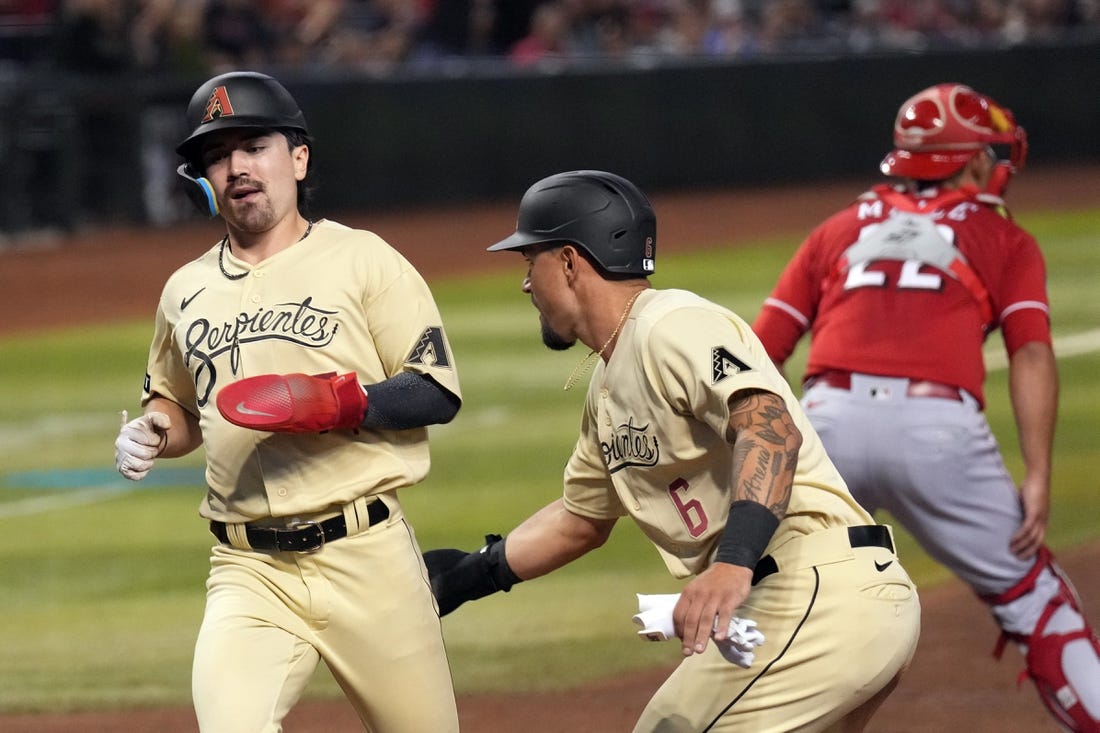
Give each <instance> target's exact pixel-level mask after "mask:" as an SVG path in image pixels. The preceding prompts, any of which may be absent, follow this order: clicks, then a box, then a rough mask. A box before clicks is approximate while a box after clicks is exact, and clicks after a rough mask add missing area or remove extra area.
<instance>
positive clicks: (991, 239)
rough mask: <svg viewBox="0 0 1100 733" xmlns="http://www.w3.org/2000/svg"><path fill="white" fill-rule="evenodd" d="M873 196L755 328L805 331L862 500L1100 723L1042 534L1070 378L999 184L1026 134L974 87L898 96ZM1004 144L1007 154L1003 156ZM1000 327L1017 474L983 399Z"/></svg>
mask: <svg viewBox="0 0 1100 733" xmlns="http://www.w3.org/2000/svg"><path fill="white" fill-rule="evenodd" d="M894 143H895V147H896V149H895V150H894V151H893V152H891V153H890V154H888V155H887V156H886V158H885V159H884V160H883V162H882V166H881V167H882V171H883V173H885V174H886V175H888V176H891V177H894V178H895V179H897V180H896V181H895V182H894V183H893V184H889V185H887V184H884V185H879V186H876V187H874V188H872V189H871V190H870V191H868V192H867V193H865V194H863V195H862V196H860V197H859V199H858V200H857V201H855V202H854V203H853V204H852V205H851V206H849V207H848V208H846V209H844V210H843V211H841V212H839V213H838V214H836V215H834V216H833V217H831V218H830V219H828V220H827V221H826V222H825V223H823V224H822V225H820V226H819V227H818V228H816V229H815V230H814V231H813V232H812V233H811V234H810V235H809V237H808V238H807V239H806V241H805V242H804V243H803V244H802V247H801V248H800V249H799V251H798V252H797V253H796V254H795V255H794V258H793V259H792V260H791V262H790V263H789V264H788V265H787V267H786V269H785V270H784V271H783V274H782V275H781V276H780V278H779V282H778V284H777V285H776V286H775V289H774V290H773V292H772V294H771V296H770V297H769V298H768V299H767V300H766V301H765V303H764V307H763V309H762V310H761V312H760V314H759V316H758V317H757V319H756V321H755V322H754V323H753V330H755V331H756V333H757V334H758V335H759V336H760V339H761V341H763V343H764V346H765V348H766V349H767V351H768V354H770V355H771V357H772V358H773V359H774V360H775V362H776V363H777V364H779V365H782V364H783V363H784V362H785V361H786V360H787V358H788V357H789V356H790V354H791V352H792V350H793V349H794V347H795V344H796V343H797V342H798V341H799V339H800V338H801V337H802V335H803V334H804V333H805V332H807V331H810V330H812V331H813V338H812V341H811V344H810V351H809V357H808V363H807V365H806V372H805V376H804V382H803V387H804V391H803V396H802V403H803V405H804V407H805V410H806V414H807V415H808V416H809V419H810V422H811V423H812V424H813V426H814V428H815V429H816V430H817V432H818V434H819V435H820V436H821V439H822V441H824V443H825V448H826V450H827V451H828V453H829V455H830V456H831V457H832V459H833V461H834V462H835V463H836V466H837V468H839V469H840V473H841V475H842V476H844V479H845V481H847V483H848V486H849V488H850V489H851V490H852V493H853V494H854V495H855V497H856V498H857V499H858V500H859V502H860V503H861V504H862V505H863V506H864V507H866V508H867V509H869V510H870V511H872V512H874V511H877V510H879V509H882V510H886V511H888V512H889V513H890V515H891V516H892V517H894V518H895V519H896V520H897V521H898V522H900V523H901V524H902V525H904V526H905V527H906V528H907V529H908V530H909V531H911V532H912V533H913V535H914V537H915V538H916V539H917V541H918V542H920V544H921V545H922V546H923V547H924V549H925V550H927V551H928V553H929V554H930V555H931V556H932V557H934V558H935V559H936V560H938V561H939V562H941V563H943V564H944V565H945V566H947V567H948V568H950V569H951V570H952V571H954V572H955V573H956V574H957V575H958V576H959V577H960V578H961V579H962V580H964V581H965V582H966V583H967V584H969V585H970V587H971V588H973V590H974V592H975V593H976V594H977V595H978V596H979V597H980V598H981V599H982V600H984V601H985V602H986V603H987V604H989V610H990V612H991V613H992V615H993V618H994V619H995V620H996V622H997V623H998V624H999V625H1000V627H1001V629H1002V631H1003V634H1002V636H1001V641H1000V642H999V643H998V645H997V649H996V653H997V655H998V656H999V654H1000V650H1001V649H1002V648H1003V645H1004V642H1005V641H1006V640H1011V641H1014V642H1016V643H1017V644H1018V645H1019V647H1020V649H1021V651H1022V652H1023V653H1024V655H1025V658H1026V664H1027V669H1026V673H1027V676H1029V677H1030V678H1031V680H1032V681H1033V682H1034V683H1035V686H1036V687H1037V688H1038V690H1039V694H1040V697H1041V698H1042V700H1043V702H1044V703H1045V704H1046V706H1047V707H1048V708H1049V710H1050V712H1051V713H1052V714H1053V716H1054V717H1055V719H1056V720H1057V721H1058V722H1059V723H1061V724H1062V725H1063V726H1065V727H1067V728H1068V729H1070V730H1073V731H1083V732H1089V733H1096V732H1097V731H1100V658H1098V653H1100V643H1098V642H1097V639H1096V635H1095V634H1094V633H1093V631H1092V629H1091V628H1090V627H1089V624H1088V622H1087V620H1086V619H1085V617H1084V615H1083V614H1082V612H1081V606H1080V602H1079V600H1078V598H1077V593H1076V591H1075V590H1074V588H1073V586H1072V585H1071V583H1070V580H1069V579H1068V578H1067V577H1066V575H1065V573H1063V572H1062V570H1061V568H1060V567H1059V566H1058V563H1057V562H1056V561H1055V560H1054V557H1053V556H1052V554H1051V553H1050V551H1049V550H1048V549H1047V548H1046V547H1045V546H1044V544H1043V542H1044V537H1045V534H1046V524H1047V516H1048V511H1049V506H1050V479H1051V462H1052V444H1053V434H1054V424H1055V415H1056V412H1057V399H1058V377H1057V371H1056V366H1055V361H1054V354H1053V351H1052V349H1051V337H1050V309H1049V305H1048V300H1047V291H1046V276H1045V265H1044V262H1043V257H1042V254H1041V252H1040V250H1039V247H1038V245H1037V244H1036V242H1035V239H1034V238H1033V237H1032V236H1031V235H1030V234H1028V233H1027V232H1026V231H1024V230H1023V229H1021V228H1020V227H1019V226H1017V225H1016V224H1015V223H1013V221H1012V219H1011V217H1010V216H1009V215H1008V213H1007V211H1006V210H1005V205H1004V200H1003V198H1002V194H1003V193H1004V189H1005V186H1006V185H1007V183H1008V181H1009V178H1010V177H1011V175H1012V174H1013V173H1015V172H1016V170H1017V169H1019V168H1020V167H1021V166H1022V164H1023V162H1024V157H1025V153H1026V149H1027V138H1026V135H1025V133H1024V130H1023V128H1022V127H1020V126H1019V125H1018V124H1017V123H1016V121H1015V119H1014V117H1013V115H1012V113H1011V112H1010V111H1009V110H1007V109H1005V108H1004V107H1002V106H1000V105H998V104H997V103H996V102H995V101H993V100H992V99H990V98H989V97H987V96H985V95H983V94H980V93H978V92H976V91H974V90H973V89H971V88H969V87H967V86H964V85H961V84H940V85H937V86H934V87H930V88H928V89H925V90H923V91H921V92H920V93H918V94H916V95H915V96H913V97H911V98H910V99H909V100H907V101H906V102H905V103H904V104H902V106H901V109H900V110H899V112H898V115H897V118H896V121H895V124H894ZM1002 147H1003V148H1007V154H1006V156H1005V157H1000V156H999V155H998V152H997V150H998V149H999V148H1002ZM998 327H999V328H1000V329H1001V333H1002V335H1003V336H1004V344H1005V348H1006V350H1007V352H1008V363H1009V396H1010V398H1011V400H1012V406H1013V410H1014V413H1015V416H1016V423H1017V429H1018V434H1019V441H1020V448H1021V455H1022V458H1023V462H1024V476H1023V480H1022V482H1021V484H1020V487H1019V489H1017V487H1016V486H1015V484H1014V483H1013V480H1012V477H1011V475H1010V474H1009V472H1008V470H1007V469H1006V467H1005V464H1004V461H1003V459H1002V457H1001V454H1000V452H999V450H998V446H997V443H996V440H995V439H994V437H993V435H992V433H991V431H990V428H989V424H988V423H987V421H986V419H985V415H984V413H983V412H982V408H983V405H984V401H985V396H984V395H983V393H982V387H983V382H984V378H985V367H984V363H983V360H982V344H983V342H984V341H985V339H986V337H987V336H988V335H989V334H990V333H991V332H992V331H993V330H994V329H996V328H998Z"/></svg>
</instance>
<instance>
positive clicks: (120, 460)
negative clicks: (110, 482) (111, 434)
mask: <svg viewBox="0 0 1100 733" xmlns="http://www.w3.org/2000/svg"><path fill="white" fill-rule="evenodd" d="M171 426H172V422H171V420H170V419H169V418H168V416H167V415H165V414H164V413H163V412H150V413H149V414H147V415H142V416H141V417H138V418H134V419H133V420H131V421H130V422H128V423H126V424H125V425H123V426H122V429H121V430H119V431H118V438H117V439H116V440H115V468H117V469H118V472H119V473H121V474H122V475H123V476H125V477H126V478H128V479H130V480H131V481H141V480H142V479H143V478H145V475H146V474H147V473H149V471H150V469H152V468H153V461H154V459H155V458H156V457H157V456H159V455H160V454H161V453H162V452H163V451H164V447H165V445H167V443H168V428H170V427H171Z"/></svg>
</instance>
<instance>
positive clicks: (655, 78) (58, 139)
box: [0, 41, 1100, 229]
mask: <svg viewBox="0 0 1100 733" xmlns="http://www.w3.org/2000/svg"><path fill="white" fill-rule="evenodd" d="M269 71H271V73H273V74H274V75H276V76H278V77H279V78H280V79H282V80H283V81H284V83H285V84H286V86H287V87H288V88H289V89H290V90H291V91H292V92H293V93H294V94H295V95H296V96H297V98H298V100H299V102H300V104H301V106H302V108H303V109H304V110H305V112H306V116H307V119H308V121H309V124H310V127H311V131H312V133H313V134H314V137H315V138H316V147H315V163H316V172H317V174H318V175H317V182H318V184H319V185H318V189H317V191H316V195H315V207H314V208H315V210H317V211H322V212H324V211H329V212H335V211H347V210H352V211H364V210H372V209H375V210H376V209H379V208H396V207H405V206H422V205H434V204H440V203H449V204H453V203H462V202H472V201H478V200H491V199H497V198H501V197H515V196H517V195H518V194H519V193H521V192H522V191H523V190H524V189H525V188H526V187H527V185H529V184H530V183H531V182H532V181H534V180H536V179H538V178H540V177H542V176H544V175H547V174H549V173H552V172H556V171H560V170H566V169H570V168H603V169H608V170H613V171H616V172H619V173H621V174H623V175H626V176H628V177H631V178H633V179H635V180H636V181H638V182H639V183H640V184H641V185H643V187H645V188H646V189H647V190H650V191H656V190H662V189H663V190H683V189H691V188H714V187H738V186H746V185H757V184H776V183H784V182H794V181H799V182H806V181H814V180H828V179H834V178H838V177H847V176H854V175H866V174H870V173H872V172H873V171H874V170H875V167H876V166H877V164H878V162H879V160H880V159H881V157H882V155H883V154H884V152H886V150H887V149H888V148H889V146H890V122H891V120H892V118H893V115H894V114H895V112H896V110H897V107H898V106H899V105H900V103H901V102H902V101H903V100H904V99H905V98H906V97H907V96H908V95H909V94H911V93H912V92H915V91H917V90H919V89H921V88H923V87H925V86H928V85H931V84H934V83H938V82H941V81H960V82H965V83H969V84H971V85H972V86H974V87H976V88H978V89H980V90H981V91H983V92H986V93H988V94H990V95H991V96H993V97H994V98H996V99H998V101H1000V102H1002V103H1003V104H1005V105H1006V106H1008V107H1010V108H1011V109H1012V110H1013V111H1014V112H1015V113H1016V115H1017V118H1018V119H1019V120H1020V121H1021V123H1022V124H1023V125H1024V126H1025V127H1026V128H1027V130H1028V133H1029V137H1030V141H1031V157H1030V161H1031V163H1033V164H1037V165H1043V164H1054V165H1056V164H1058V163H1061V162H1082V161H1095V160H1100V135H1098V134H1097V132H1098V129H1097V128H1098V122H1097V121H1098V120H1100V95H1097V94H1095V92H1094V90H1096V89H1100V41H1098V42H1093V41H1090V42H1082V43H1077V44H1070V45H1065V44H1064V45H1058V46H1028V47H1017V48H1011V49H1004V50H998V51H988V50H984V51H978V50H970V51H966V50H955V51H943V52H926V53H921V54H894V55H866V56H856V57H852V56H843V57H842V56H837V57H830V58H813V59H808V58H801V59H799V58H791V59H779V60H776V59H772V60H767V61H763V60H761V61H752V62H738V63H732V62H723V63H718V62H710V63H703V62H699V61H694V62H687V61H684V62H682V63H678V64H675V65H667V64H666V65H663V66H661V67H660V68H652V69H638V68H624V67H618V68H591V69H577V68H569V69H564V68H563V69H561V70H560V71H558V72H557V73H547V72H546V71H545V70H543V71H542V72H540V73H534V72H530V73H521V72H518V71H515V70H511V69H501V68H495V69H494V70H493V71H488V72H487V71H483V70H474V69H465V70H462V69H460V70H459V73H456V74H455V75H454V76H452V77H448V78H440V77H438V76H437V77H432V78H425V77H416V76H411V75H406V76H400V77H388V78H371V77H353V76H348V75H341V76H334V75H331V74H304V73H280V72H279V71H278V70H269ZM202 81H203V79H201V78H194V79H190V78H189V79H180V78H175V79H151V78H109V79H103V78H82V77H79V76H67V77H64V78H59V77H55V76H52V75H50V74H49V73H48V72H38V73H36V74H29V75H26V76H23V77H16V78H14V79H13V78H8V79H7V80H6V81H0V160H3V161H5V169H6V176H5V179H6V184H7V185H5V188H6V189H9V192H8V193H5V195H4V196H2V197H0V226H2V227H3V228H4V229H20V228H28V227H34V226H43V225H45V226H53V227H61V228H69V227H72V226H74V225H77V224H79V223H82V222H88V221H93V222H94V221H130V222H135V223H136V222H143V223H144V222H149V223H154V224H168V223H171V222H172V221H175V220H178V219H179V218H182V217H185V216H189V215H190V214H189V209H188V206H189V205H188V204H187V203H186V202H185V201H184V200H183V199H182V197H180V195H179V192H178V190H177V188H176V184H175V176H174V173H173V171H174V168H175V165H176V164H177V162H178V161H177V160H176V158H175V155H174V153H173V152H172V148H173V147H174V144H175V143H176V142H177V141H178V140H179V139H180V138H181V137H182V136H183V135H184V134H185V133H186V128H185V121H184V119H183V110H184V109H185V107H186V103H187V100H188V98H189V97H190V94H191V92H192V91H193V90H194V89H195V88H196V87H197V86H198V85H199V84H200V83H201V82H202ZM74 204H75V205H74Z"/></svg>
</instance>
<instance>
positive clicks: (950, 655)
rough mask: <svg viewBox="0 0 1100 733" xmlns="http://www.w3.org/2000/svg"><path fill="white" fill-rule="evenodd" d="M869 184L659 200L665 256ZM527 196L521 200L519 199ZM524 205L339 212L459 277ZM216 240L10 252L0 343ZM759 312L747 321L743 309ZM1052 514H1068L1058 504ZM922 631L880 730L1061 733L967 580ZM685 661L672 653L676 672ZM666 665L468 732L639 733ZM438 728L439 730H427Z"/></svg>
mask: <svg viewBox="0 0 1100 733" xmlns="http://www.w3.org/2000/svg"><path fill="white" fill-rule="evenodd" d="M862 183H863V182H855V183H847V184H832V185H818V186H801V187H789V188H784V189H776V190H771V191H726V192H713V191H703V192H693V193H677V194H659V195H654V196H653V201H654V205H655V208H656V210H657V213H658V221H659V236H660V250H659V252H660V253H663V254H667V253H670V252H677V251H686V250H687V248H688V247H689V246H690V247H716V246H721V245H723V244H728V243H731V242H732V243H736V242H739V241H749V240H753V239H757V238H760V237H764V236H773V235H780V234H783V233H787V234H791V233H794V234H793V235H792V236H793V238H797V237H798V236H799V235H800V233H803V232H805V231H807V230H808V229H809V228H810V227H811V226H812V225H813V224H815V223H816V222H817V221H818V220H820V219H821V218H823V217H824V216H826V215H828V214H829V213H831V212H832V211H833V210H834V209H836V208H838V207H840V206H841V205H843V204H844V203H846V202H847V201H848V200H850V199H851V198H852V197H853V196H854V195H855V194H857V193H859V191H860V186H861V185H862ZM1013 186H1014V187H1013V190H1012V195H1011V197H1010V198H1011V200H1012V202H1013V204H1014V210H1015V211H1016V212H1017V213H1020V212H1025V211H1030V210H1037V209H1057V208H1063V209H1074V208H1083V207H1086V206H1088V207H1091V206H1096V205H1100V166H1095V167H1079V168H1063V169H1058V170H1046V171H1043V170H1034V171H1027V172H1026V174H1025V175H1023V176H1021V177H1020V179H1019V180H1018V181H1017V182H1015V183H1014V184H1013ZM517 200H518V194H517ZM515 205H516V201H508V202H504V203H501V204H498V205H489V206H482V207H476V208H463V209H457V208H456V209H452V210H442V211H419V212H400V213H385V214H378V215H376V216H369V217H368V216H338V217H334V218H336V219H338V220H340V221H342V222H344V223H346V224H349V225H352V226H361V227H364V228H369V229H372V230H374V231H376V232H378V233H379V234H380V235H382V236H383V237H384V238H386V239H387V240H388V241H390V242H391V243H393V244H394V245H395V246H397V247H398V248H399V249H401V250H402V251H404V252H405V253H406V255H407V256H408V257H409V259H410V260H411V261H412V262H413V264H414V265H416V266H417V267H418V268H419V269H420V270H421V272H423V273H424V275H425V276H426V277H427V278H428V279H429V280H431V279H432V278H433V277H443V276H453V275H460V274H463V273H474V272H482V271H485V270H488V269H501V268H509V267H510V268H512V270H513V271H514V272H515V274H516V281H517V287H518V283H519V278H520V277H521V276H522V269H521V267H520V264H519V262H518V261H517V260H515V259H511V258H509V257H506V256H491V255H488V254H487V253H485V251H484V249H485V246H486V245H488V244H490V243H492V242H493V241H496V240H497V239H499V238H501V237H503V236H505V235H507V234H508V233H510V231H511V228H512V226H513V224H514V218H515ZM219 236H220V232H219V230H218V226H217V224H216V223H205V222H204V223H197V224H189V225H186V226H178V227H174V228H172V229H170V230H169V229H162V230H153V231H139V230H134V229H124V228H110V229H107V228H99V229H94V230H89V231H86V232H80V233H79V234H78V235H71V236H62V237H31V238H27V239H24V240H21V241H19V242H15V243H14V246H13V245H12V244H11V243H9V246H8V247H7V248H6V249H0V313H2V314H3V315H2V317H0V334H12V333H20V332H33V331H35V330H38V329H43V328H49V327H55V326H59V325H74V324H86V323H97V322H103V321H110V320H119V319H130V318H133V317H147V318H149V319H150V322H151V320H152V316H153V312H154V309H155V306H156V301H157V297H158V295H159V292H160V288H161V285H162V284H163V282H164V280H165V278H166V277H167V276H168V275H169V274H170V273H171V271H172V270H174V269H175V268H176V267H178V266H179V265H180V264H181V263H182V262H184V261H186V260H187V259H189V258H191V257H194V256H197V255H198V254H200V253H201V252H203V251H204V250H205V249H207V248H208V247H209V246H210V245H211V244H213V242H214V241H216V239H217V238H218V237H219ZM748 315H751V314H748ZM1055 511H1057V508H1055ZM1059 556H1060V560H1061V561H1062V563H1063V565H1064V566H1065V567H1066V569H1067V570H1068V571H1069V573H1070V575H1071V577H1073V579H1074V580H1075V582H1076V584H1077V586H1078V590H1079V591H1080V593H1081V595H1082V598H1083V600H1084V603H1085V607H1086V610H1087V611H1088V614H1089V617H1090V619H1091V620H1092V622H1093V624H1094V625H1100V572H1098V571H1097V568H1098V567H1100V540H1096V541H1092V542H1090V543H1088V544H1086V545H1084V546H1081V547H1078V548H1073V549H1071V550H1066V551H1064V552H1061V553H1059ZM921 599H922V606H923V632H922V635H921V641H920V646H919V648H918V651H917V656H916V658H915V660H914V664H913V667H912V669H911V670H910V672H909V674H908V676H907V677H906V678H905V680H904V681H903V682H902V684H901V686H900V687H899V688H898V690H897V691H896V692H895V693H894V694H893V695H892V696H891V698H890V699H889V700H888V701H887V702H886V704H885V706H884V708H883V709H882V710H881V711H880V712H879V714H878V715H877V716H876V718H875V719H874V720H873V721H872V724H871V726H870V727H869V728H868V731H873V732H875V733H924V732H931V731H936V732H937V733H939V732H941V731H967V732H968V733H986V732H987V731H988V732H990V733H992V731H997V732H998V733H1002V732H1005V731H1010V732H1027V733H1043V732H1045V731H1050V732H1051V733H1053V732H1054V731H1058V730H1059V728H1058V727H1057V726H1056V725H1055V724H1054V723H1053V721H1052V719H1051V718H1050V717H1049V716H1048V715H1047V714H1046V713H1045V711H1044V710H1043V709H1042V707H1041V705H1040V703H1039V701H1038V698H1037V695H1036V694H1035V692H1034V690H1033V688H1032V687H1031V686H1030V683H1025V684H1024V685H1023V687H1022V688H1020V689H1019V690H1017V682H1016V675H1017V673H1018V672H1019V670H1020V669H1021V668H1022V660H1021V659H1020V656H1019V654H1018V653H1017V652H1016V651H1015V650H1013V649H1010V650H1008V651H1007V652H1006V654H1005V658H1004V659H1003V660H1001V661H1000V662H994V661H993V660H992V658H991V650H992V648H993V643H994V641H995V640H996V637H997V630H996V627H995V626H994V624H993V622H992V620H991V619H990V618H989V617H988V615H987V613H986V612H985V608H984V606H983V605H982V604H981V603H980V602H979V601H978V600H977V599H975V598H974V597H973V596H972V595H971V594H970V592H969V591H968V590H967V589H966V588H965V587H963V586H962V585H961V584H960V583H958V582H954V581H952V582H949V583H946V584H944V585H940V586H937V587H935V588H931V589H926V590H923V591H922V593H921ZM673 662H674V660H670V664H671V663H673ZM669 669H670V668H663V669H655V670H651V671H647V672H644V673H639V674H635V675H630V676H626V677H622V678H618V679H613V680H607V681H604V682H601V683H599V684H595V685H591V686H587V687H584V688H579V689H573V690H566V691H562V692H554V693H537V694H536V693H532V694H511V695H474V696H463V697H462V698H460V700H459V713H460V718H461V721H462V728H463V731H466V733H508V732H511V731H523V732H524V733H551V732H552V733H562V732H564V731H575V732H580V733H611V732H614V731H628V730H630V729H631V728H632V726H633V723H634V720H635V719H636V718H637V715H638V713H639V712H640V710H641V709H642V707H643V706H644V704H645V702H646V700H647V699H648V698H649V696H650V695H651V694H652V692H653V691H654V690H655V689H656V688H657V686H658V685H659V684H660V682H661V680H662V679H663V678H664V676H665V675H666V674H667V672H668V671H669ZM0 730H4V731H13V733H15V732H18V733H61V732H62V731H64V732H65V733H71V732H73V731H80V732H81V733H97V732H99V731H150V732H156V733H176V732H177V731H192V730H195V723H194V717H193V715H192V713H191V710H190V708H187V707H184V708H165V709H157V710H138V711H118V712H107V713H75V714H49V715H34V716H30V715H20V716H0ZM285 730H286V731H288V733H342V732H343V731H357V730H361V726H360V725H359V723H358V722H357V720H356V719H355V717H354V715H353V713H352V711H351V710H350V708H349V707H348V705H347V704H346V703H345V702H344V701H342V700H340V701H331V702H330V701H312V700H311V701H304V702H302V703H301V704H299V706H298V707H297V708H295V710H294V711H293V712H292V714H291V715H290V717H289V718H288V720H287V721H286V725H285ZM425 733H430V732H427V731H426V732H425Z"/></svg>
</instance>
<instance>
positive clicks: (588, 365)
mask: <svg viewBox="0 0 1100 733" xmlns="http://www.w3.org/2000/svg"><path fill="white" fill-rule="evenodd" d="M641 294H642V291H641V290H639V291H638V292H636V293H634V295H632V296H631V297H630V300H628V301H627V302H626V308H624V309H623V314H622V315H621V316H619V325H617V326H615V330H614V331H612V332H611V335H610V336H608V337H607V341H604V342H603V346H601V347H600V350H599V351H589V352H588V356H586V357H584V358H583V359H581V361H580V363H579V364H577V366H575V367H573V371H572V372H571V373H570V374H569V379H567V380H565V389H566V390H567V391H568V390H570V389H572V388H573V385H575V384H576V383H577V381H578V380H579V379H580V378H581V377H583V376H584V375H585V374H588V372H589V371H590V370H591V369H592V367H593V366H595V365H596V362H597V361H599V360H600V358H601V357H602V356H603V352H605V351H607V347H608V346H610V345H611V342H612V341H614V340H615V337H616V336H618V335H619V329H620V328H622V327H623V324H624V323H626V317H627V315H629V314H630V309H631V308H633V307H634V301H635V300H637V299H638V296H639V295H641ZM592 357H596V358H595V359H593V358H592ZM581 367H584V368H583V369H582V368H581Z"/></svg>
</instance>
